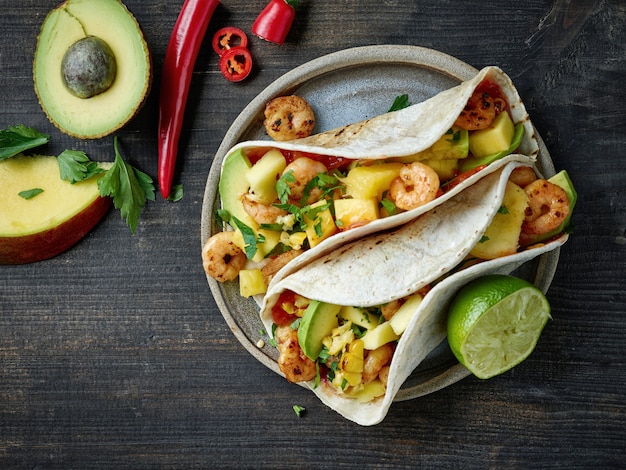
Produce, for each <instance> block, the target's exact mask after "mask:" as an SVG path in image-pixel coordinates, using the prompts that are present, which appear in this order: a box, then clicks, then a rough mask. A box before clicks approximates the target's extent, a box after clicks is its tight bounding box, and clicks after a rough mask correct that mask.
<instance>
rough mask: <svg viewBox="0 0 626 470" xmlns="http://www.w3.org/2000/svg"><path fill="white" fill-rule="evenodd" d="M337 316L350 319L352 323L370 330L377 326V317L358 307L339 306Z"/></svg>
mask: <svg viewBox="0 0 626 470" xmlns="http://www.w3.org/2000/svg"><path fill="white" fill-rule="evenodd" d="M339 316H340V317H341V318H343V319H344V320H348V321H351V322H352V323H353V324H355V325H358V326H360V327H361V328H365V329H367V330H371V329H372V328H374V327H376V326H378V318H377V317H376V315H372V314H371V313H369V312H366V311H365V310H362V309H360V308H358V307H350V306H345V307H341V310H340V312H339Z"/></svg>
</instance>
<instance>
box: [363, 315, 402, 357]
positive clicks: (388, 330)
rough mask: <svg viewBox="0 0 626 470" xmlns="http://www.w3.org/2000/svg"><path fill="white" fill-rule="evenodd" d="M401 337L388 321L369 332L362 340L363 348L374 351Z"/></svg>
mask: <svg viewBox="0 0 626 470" xmlns="http://www.w3.org/2000/svg"><path fill="white" fill-rule="evenodd" d="M399 337H400V336H399V335H397V334H396V333H395V332H394V331H393V328H392V327H391V323H389V322H388V321H386V322H384V323H381V324H380V325H378V326H377V327H376V328H374V329H371V330H369V331H368V332H367V333H365V334H364V335H363V337H362V338H361V339H362V340H363V347H364V348H365V349H368V350H370V351H373V350H374V349H377V348H379V347H381V346H382V345H383V344H387V343H390V342H392V341H395V340H397V339H398V338H399Z"/></svg>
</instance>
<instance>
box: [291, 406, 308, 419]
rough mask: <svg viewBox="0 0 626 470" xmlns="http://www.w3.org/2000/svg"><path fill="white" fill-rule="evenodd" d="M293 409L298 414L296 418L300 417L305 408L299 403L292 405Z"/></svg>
mask: <svg viewBox="0 0 626 470" xmlns="http://www.w3.org/2000/svg"><path fill="white" fill-rule="evenodd" d="M293 411H295V412H296V415H298V418H302V416H304V413H305V411H306V408H305V407H304V406H300V405H293Z"/></svg>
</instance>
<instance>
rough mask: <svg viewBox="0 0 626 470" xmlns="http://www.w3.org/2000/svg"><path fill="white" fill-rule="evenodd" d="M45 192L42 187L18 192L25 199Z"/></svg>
mask: <svg viewBox="0 0 626 470" xmlns="http://www.w3.org/2000/svg"><path fill="white" fill-rule="evenodd" d="M41 193H43V189H41V188H33V189H27V190H25V191H20V192H19V193H17V195H18V196H19V197H22V198H24V199H32V198H34V197H35V196H37V195H38V194H41Z"/></svg>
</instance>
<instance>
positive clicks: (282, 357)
mask: <svg viewBox="0 0 626 470" xmlns="http://www.w3.org/2000/svg"><path fill="white" fill-rule="evenodd" d="M274 338H275V339H276V345H277V347H278V351H279V356H278V367H279V368H280V370H281V371H282V373H283V374H285V377H286V378H287V380H289V382H294V383H295V382H304V381H306V380H312V379H314V378H315V375H316V370H315V362H314V361H312V360H311V359H309V358H308V357H307V356H305V355H304V353H303V352H302V349H301V348H300V344H299V343H298V331H297V330H294V329H292V328H291V327H289V326H280V327H278V328H276V331H275V332H274Z"/></svg>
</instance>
